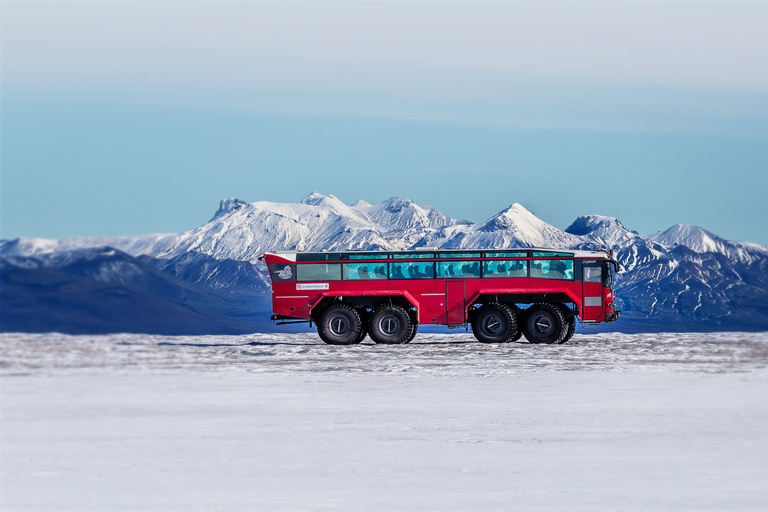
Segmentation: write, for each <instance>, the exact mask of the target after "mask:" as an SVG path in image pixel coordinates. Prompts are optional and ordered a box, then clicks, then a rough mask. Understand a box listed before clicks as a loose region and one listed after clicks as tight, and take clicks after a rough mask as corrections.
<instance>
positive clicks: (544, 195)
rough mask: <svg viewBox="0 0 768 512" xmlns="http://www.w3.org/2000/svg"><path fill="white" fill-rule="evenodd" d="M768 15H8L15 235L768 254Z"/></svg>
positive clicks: (744, 7)
mask: <svg viewBox="0 0 768 512" xmlns="http://www.w3.org/2000/svg"><path fill="white" fill-rule="evenodd" d="M766 20H768V5H766V3H764V2H748V3H733V2H727V3H726V2H707V3H704V2H695V1H685V2H644V3H636V2H611V3H599V2H595V3H584V2H547V1H544V2H532V1H531V2H456V3H441V2H358V3H343V2H323V1H315V2H310V3H295V2H280V3H269V2H254V3H222V2H216V3H213V2H209V3H206V2H198V3H190V2H182V1H169V2H163V3H157V2H152V3H150V2H129V3H121V2H101V3H74V2H64V1H58V2H54V3H44V2H19V3H16V2H4V3H3V4H2V26H1V27H0V28H1V29H2V76H1V77H0V79H1V80H2V110H1V111H0V116H1V117H2V127H1V128H2V132H0V136H1V137H2V139H1V141H2V148H1V149H2V153H0V159H1V160H0V163H1V164H2V167H1V171H2V174H1V175H0V179H1V180H2V181H1V182H0V187H1V188H0V194H2V201H1V203H2V204H0V236H2V237H3V238H13V237H17V236H44V237H66V236H75V235H132V234H141V233H151V232H178V231H183V230H187V229H191V228H194V227H196V226H198V225H200V224H202V223H203V222H205V221H207V220H208V219H209V218H210V217H211V216H212V214H213V212H214V211H215V209H216V207H217V205H218V201H219V200H220V199H221V198H223V197H230V196H233V197H238V198H240V199H243V200H246V201H257V200H271V201H296V200H298V199H300V198H301V197H303V196H305V195H307V194H309V193H310V192H311V191H313V190H318V191H320V192H322V193H324V194H330V193H333V194H334V195H336V196H338V197H339V198H340V199H342V200H344V201H345V202H348V203H351V202H354V201H355V200H357V199H365V200H366V201H369V202H372V203H376V202H379V201H381V200H383V199H386V198H388V197H390V196H394V195H397V196H404V197H409V198H411V199H413V200H415V201H416V202H418V203H429V204H432V205H433V206H435V207H437V208H438V209H440V210H441V211H443V212H444V213H446V214H447V215H450V216H452V217H456V218H467V219H469V220H473V221H482V220H485V219H486V218H488V217H490V216H492V215H494V214H495V213H497V212H498V211H499V210H501V209H503V208H505V207H506V206H508V205H509V204H511V203H513V202H520V203H522V204H523V205H525V206H526V207H528V208H529V209H530V210H532V211H533V212H534V213H536V214H537V215H538V216H539V217H541V218H542V219H544V220H546V221H548V222H550V223H552V224H554V225H556V226H558V227H560V228H565V227H566V226H567V225H568V224H569V223H570V222H571V221H572V220H573V219H574V218H575V217H576V216H578V215H582V214H588V213H598V214H604V215H612V216H616V217H618V218H619V219H620V220H622V222H624V224H625V225H626V226H627V227H629V228H631V229H636V230H638V231H640V232H653V231H657V230H661V229H665V228H667V227H669V226H670V225H672V224H675V223H678V222H680V223H690V224H695V225H699V226H701V227H704V228H706V229H709V230H711V231H713V232H715V233H717V234H719V235H721V236H723V237H725V238H729V239H741V240H749V241H752V242H757V243H761V244H768V230H766V223H765V220H764V219H766V218H768V206H766V201H765V199H764V196H765V190H768V172H766V171H768V66H765V55H766V54H767V52H768V36H766V34H765V33H764V32H765V30H764V27H765V21H766Z"/></svg>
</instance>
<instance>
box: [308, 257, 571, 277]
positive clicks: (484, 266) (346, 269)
mask: <svg viewBox="0 0 768 512" xmlns="http://www.w3.org/2000/svg"><path fill="white" fill-rule="evenodd" d="M529 263H530V268H529ZM529 272H530V273H529ZM529 276H530V277H538V278H543V279H563V280H569V281H572V280H573V261H571V260H530V261H527V260H495V261H483V262H479V261H461V260H451V261H437V262H435V261H403V262H376V261H369V262H365V263H304V264H299V265H296V279H297V280H298V281H339V280H341V279H344V280H345V281H359V280H374V279H434V278H435V277H438V278H447V279H453V278H457V279H472V278H478V277H487V278H494V277H529Z"/></svg>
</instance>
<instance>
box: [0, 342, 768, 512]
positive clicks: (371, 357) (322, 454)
mask: <svg viewBox="0 0 768 512" xmlns="http://www.w3.org/2000/svg"><path fill="white" fill-rule="evenodd" d="M767 366H768V334H765V333H763V334H744V333H720V334H638V335H623V334H600V335H580V334H577V335H576V336H575V337H574V339H573V340H572V342H571V343H570V344H568V345H564V346H554V347H553V346H532V345H528V344H525V343H513V344H509V345H483V344H480V343H476V342H473V338H472V336H471V335H468V334H465V333H460V334H454V335H444V334H426V335H424V334H423V335H419V336H418V337H417V338H416V340H414V343H412V344H411V345H405V346H394V347H387V346H375V345H370V344H363V345H360V346H354V347H331V346H327V345H324V344H322V343H321V342H320V341H319V339H317V337H316V336H315V335H313V334H291V335H266V334H258V335H249V336H236V337H221V336H215V337H214V336H211V337H161V336H142V335H112V336H64V335H21V334H3V335H0V386H1V387H0V392H1V393H2V394H1V395H0V396H1V398H2V401H1V402H0V403H1V405H2V411H1V412H2V423H0V436H1V437H0V441H1V444H0V449H1V450H2V453H0V509H2V510H3V511H6V510H72V511H76V510H77V511H85V510H99V511H102V510H184V511H186V510H269V511H271V510H511V509H517V510H765V509H766V508H767V507H768V486H766V485H765V482H768V400H766V398H765V397H766V396H768V370H767V369H766V367H767Z"/></svg>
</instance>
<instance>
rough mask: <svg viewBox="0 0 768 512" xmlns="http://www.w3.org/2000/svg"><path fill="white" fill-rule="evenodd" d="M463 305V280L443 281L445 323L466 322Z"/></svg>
mask: <svg viewBox="0 0 768 512" xmlns="http://www.w3.org/2000/svg"><path fill="white" fill-rule="evenodd" d="M465 313H466V308H465V307H464V281H446V282H445V317H446V322H445V323H446V324H447V325H463V324H465V323H467V322H466V317H465Z"/></svg>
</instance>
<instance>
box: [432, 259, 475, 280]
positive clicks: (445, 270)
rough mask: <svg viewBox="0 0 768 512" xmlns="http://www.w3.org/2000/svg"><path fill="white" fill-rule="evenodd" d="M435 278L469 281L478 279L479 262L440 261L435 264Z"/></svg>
mask: <svg viewBox="0 0 768 512" xmlns="http://www.w3.org/2000/svg"><path fill="white" fill-rule="evenodd" d="M437 277H447V278H449V279H450V278H452V277H459V278H464V279H471V278H473V277H480V262H479V261H457V260H453V261H440V262H438V264H437Z"/></svg>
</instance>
